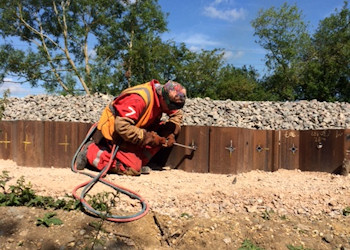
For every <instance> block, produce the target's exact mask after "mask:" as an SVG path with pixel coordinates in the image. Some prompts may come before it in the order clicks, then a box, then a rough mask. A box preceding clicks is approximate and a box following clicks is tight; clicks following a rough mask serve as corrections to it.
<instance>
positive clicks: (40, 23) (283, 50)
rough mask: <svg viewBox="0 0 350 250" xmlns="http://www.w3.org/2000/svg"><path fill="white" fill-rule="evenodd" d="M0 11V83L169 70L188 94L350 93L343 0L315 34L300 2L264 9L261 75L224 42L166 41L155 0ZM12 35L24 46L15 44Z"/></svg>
mask: <svg viewBox="0 0 350 250" xmlns="http://www.w3.org/2000/svg"><path fill="white" fill-rule="evenodd" d="M0 10H1V11H0V35H1V36H2V38H3V41H4V42H3V44H2V45H1V46H0V84H1V83H3V82H4V81H5V79H6V78H8V77H11V81H14V82H18V83H24V82H27V83H30V84H31V85H32V86H33V87H36V86H38V85H42V86H43V87H44V88H45V89H46V90H47V91H48V92H50V93H60V94H84V93H86V94H92V93H95V92H100V93H108V94H112V95H117V94H119V93H120V91H121V90H122V89H124V88H126V87H129V86H134V85H136V84H139V83H144V82H147V81H149V80H151V79H158V80H159V81H160V82H165V81H167V80H168V79H172V80H176V81H179V82H181V83H182V84H183V85H184V86H185V87H186V88H187V89H188V95H189V97H210V98H213V99H223V100H225V99H231V100H257V101H262V100H276V101H285V100H291V101H292V100H300V99H305V100H311V99H317V100H319V101H347V102H349V101H350V84H349V81H350V80H349V79H350V67H349V61H350V26H349V18H350V9H349V7H348V2H346V1H345V2H344V5H343V7H342V8H341V9H340V10H338V9H336V10H334V13H331V15H330V16H328V17H326V18H324V19H323V20H321V22H320V23H319V25H318V27H317V29H316V30H315V32H314V33H311V32H310V31H309V27H308V22H307V21H305V20H304V19H303V18H304V16H303V13H302V12H301V11H300V10H299V9H298V7H297V6H296V5H289V4H288V3H284V4H282V5H281V6H279V7H277V6H276V7H272V8H269V9H266V10H264V9H262V10H260V12H259V13H257V17H256V18H255V19H254V20H252V21H251V24H252V27H253V28H254V30H255V36H256V37H257V41H256V42H257V43H258V44H259V45H260V46H261V47H262V48H264V49H265V50H266V51H267V53H266V56H265V65H266V68H267V69H268V73H267V74H266V75H263V76H260V75H259V74H258V73H257V70H256V69H254V65H244V66H242V67H241V68H237V67H234V66H233V65H230V64H227V63H226V62H225V61H224V52H223V50H222V49H221V48H217V49H214V50H202V51H198V52H193V51H191V50H190V49H189V48H187V47H186V46H185V44H184V43H180V44H179V43H175V42H174V41H171V40H169V41H163V40H162V39H161V34H162V33H163V32H165V31H167V21H166V18H167V14H166V13H163V12H162V11H161V8H160V6H159V4H158V1H157V0H144V1H134V2H132V3H131V2H130V1H128V2H123V1H111V0H87V1H68V0H63V1H60V2H55V1H50V2H48V1H42V0H40V1H37V0H29V1H19V0H16V1H5V0H0ZM13 38H17V39H19V40H20V41H21V42H23V44H24V45H26V46H21V47H20V48H15V47H14V46H13V43H12V39H13ZM92 41H94V42H93V43H92ZM91 51H93V53H92V52H91ZM0 110H1V103H0ZM0 114H1V113H0Z"/></svg>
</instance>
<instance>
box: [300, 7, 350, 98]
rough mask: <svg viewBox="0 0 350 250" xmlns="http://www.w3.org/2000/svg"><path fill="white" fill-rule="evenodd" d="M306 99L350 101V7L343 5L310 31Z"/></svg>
mask: <svg viewBox="0 0 350 250" xmlns="http://www.w3.org/2000/svg"><path fill="white" fill-rule="evenodd" d="M305 58H306V59H307V60H306V62H307V63H306V64H305V66H306V67H305V71H304V75H303V81H304V85H303V86H302V90H301V92H302V94H303V97H304V98H306V99H317V100H319V101H336V100H338V101H350V9H349V7H348V3H347V2H344V6H343V8H342V9H341V10H340V11H338V10H336V13H334V14H331V16H330V17H327V18H325V19H323V20H322V21H321V22H320V23H319V26H318V28H317V30H316V32H315V34H314V35H313V39H312V48H310V50H309V51H308V53H307V56H306V57H305Z"/></svg>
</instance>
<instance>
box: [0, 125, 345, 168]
mask: <svg viewBox="0 0 350 250" xmlns="http://www.w3.org/2000/svg"><path fill="white" fill-rule="evenodd" d="M91 125H92V124H89V123H72V122H49V121H0V159H10V160H13V161H15V162H16V163H17V164H18V165H20V166H31V167H51V166H53V167H59V168H66V167H70V164H71V160H72V158H73V156H74V154H75V152H76V150H77V148H78V147H79V145H80V144H81V142H82V141H83V139H84V138H85V136H86V134H87V132H88V130H89V129H90V127H91ZM177 142H179V143H181V144H184V145H189V146H191V145H195V146H197V150H196V151H192V150H190V149H186V148H182V147H178V146H174V147H173V148H171V149H163V150H162V151H161V152H159V154H158V155H156V156H155V157H154V159H153V162H154V163H157V164H158V165H161V166H170V167H172V168H176V169H182V170H185V171H188V172H200V173H217V174H237V173H243V172H249V171H251V170H257V169H258V170H263V171H276V170H278V169H281V168H282V169H300V170H302V171H322V172H330V173H333V172H335V171H336V170H337V169H338V168H339V167H340V166H341V164H342V162H343V160H344V158H347V159H349V160H350V129H332V130H308V131H295V130H252V129H244V128H233V127H205V126H184V127H183V129H182V131H181V134H180V135H179V137H178V138H177Z"/></svg>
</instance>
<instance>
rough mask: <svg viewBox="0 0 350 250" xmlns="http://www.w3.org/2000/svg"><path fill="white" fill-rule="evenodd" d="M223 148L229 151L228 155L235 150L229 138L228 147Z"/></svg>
mask: <svg viewBox="0 0 350 250" xmlns="http://www.w3.org/2000/svg"><path fill="white" fill-rule="evenodd" d="M225 149H227V150H228V151H229V152H230V157H231V155H232V152H233V151H235V149H236V148H235V147H233V145H232V140H230V146H229V147H225Z"/></svg>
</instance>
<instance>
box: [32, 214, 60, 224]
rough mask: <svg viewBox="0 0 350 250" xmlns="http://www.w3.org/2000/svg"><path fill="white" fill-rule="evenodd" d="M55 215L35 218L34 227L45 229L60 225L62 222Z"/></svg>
mask: <svg viewBox="0 0 350 250" xmlns="http://www.w3.org/2000/svg"><path fill="white" fill-rule="evenodd" d="M55 216H56V213H46V214H45V215H44V218H37V222H36V225H37V226H41V225H43V226H45V227H50V226H51V225H62V224H63V222H62V221H61V220H60V219H59V218H57V217H55Z"/></svg>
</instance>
